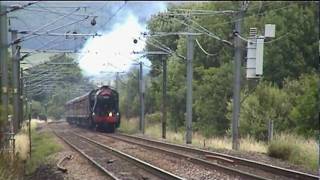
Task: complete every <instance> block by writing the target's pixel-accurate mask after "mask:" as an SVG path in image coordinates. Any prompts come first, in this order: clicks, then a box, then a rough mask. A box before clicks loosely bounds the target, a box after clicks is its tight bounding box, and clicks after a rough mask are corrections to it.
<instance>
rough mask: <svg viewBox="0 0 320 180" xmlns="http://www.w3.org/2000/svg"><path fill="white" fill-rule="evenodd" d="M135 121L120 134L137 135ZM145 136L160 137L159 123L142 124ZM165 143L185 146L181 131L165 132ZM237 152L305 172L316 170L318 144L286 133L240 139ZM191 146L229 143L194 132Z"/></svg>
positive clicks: (224, 146)
mask: <svg viewBox="0 0 320 180" xmlns="http://www.w3.org/2000/svg"><path fill="white" fill-rule="evenodd" d="M138 122H139V120H138V119H137V118H134V119H130V120H125V121H123V122H122V124H121V127H120V131H122V132H125V133H130V134H133V133H139V129H138V127H139V126H138V125H139V123H138ZM145 135H147V136H150V137H153V138H161V124H159V123H148V121H146V128H145ZM167 141H169V142H173V143H178V144H185V132H184V131H179V132H177V133H176V132H173V131H170V130H169V129H167ZM240 144H241V146H240V151H246V152H258V153H263V154H267V155H269V156H271V157H275V158H279V159H282V160H286V161H289V162H291V163H292V164H296V165H301V166H304V167H305V168H306V169H309V170H311V171H314V172H316V171H317V168H318V158H319V155H318V144H317V142H316V141H315V140H313V139H304V138H302V137H299V136H296V135H290V134H281V135H278V136H275V138H274V140H273V141H272V142H271V143H270V144H269V145H268V144H267V143H265V142H259V141H257V140H255V139H254V138H252V137H250V136H246V137H242V138H241V139H240ZM192 145H193V146H196V147H200V148H203V147H205V148H209V149H229V150H231V149H232V140H231V138H229V137H212V138H205V137H204V136H202V135H201V134H200V133H197V132H194V133H193V136H192Z"/></svg>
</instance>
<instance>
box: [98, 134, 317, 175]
mask: <svg viewBox="0 0 320 180" xmlns="http://www.w3.org/2000/svg"><path fill="white" fill-rule="evenodd" d="M100 135H103V136H108V137H111V138H114V139H118V140H121V141H125V142H128V143H133V144H136V145H140V146H144V147H146V148H150V149H154V150H158V151H162V152H165V153H174V154H176V155H177V156H180V157H182V158H183V157H184V158H187V159H188V160H189V161H193V162H198V163H202V164H203V165H205V166H211V167H212V168H217V169H220V170H223V171H226V172H228V173H233V174H238V175H240V176H241V177H244V178H245V179H247V178H250V179H301V180H302V179H303V180H307V179H319V177H318V176H316V175H313V174H307V173H304V172H300V171H295V170H290V169H286V168H282V167H278V166H273V165H269V164H264V163H261V162H257V161H252V160H248V159H244V158H239V157H235V156H231V155H227V154H222V153H216V152H212V151H206V150H202V149H197V148H192V147H187V146H183V145H177V144H172V143H167V142H163V141H157V140H151V139H148V138H143V137H137V136H132V135H126V134H120V133H117V134H108V135H107V134H102V133H100ZM213 162H219V163H220V164H216V163H213Z"/></svg>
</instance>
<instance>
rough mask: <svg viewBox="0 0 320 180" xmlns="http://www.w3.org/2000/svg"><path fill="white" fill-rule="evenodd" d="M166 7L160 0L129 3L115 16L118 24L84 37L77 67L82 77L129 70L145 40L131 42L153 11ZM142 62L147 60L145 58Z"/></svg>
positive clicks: (143, 29)
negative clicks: (90, 36)
mask: <svg viewBox="0 0 320 180" xmlns="http://www.w3.org/2000/svg"><path fill="white" fill-rule="evenodd" d="M165 9H166V4H165V3H163V2H151V3H149V2H128V4H127V6H126V7H125V8H124V9H123V10H122V11H121V12H119V13H118V15H117V18H115V19H114V21H116V22H117V23H115V24H113V25H112V26H111V28H110V26H109V27H105V30H104V31H102V32H100V34H102V36H100V37H94V38H90V39H89V40H87V42H86V43H85V45H84V47H83V48H82V50H81V54H80V55H79V57H78V61H79V66H80V68H81V69H82V70H83V73H84V75H85V76H91V77H101V76H106V74H105V73H112V72H113V73H114V72H121V71H128V70H129V68H130V67H131V66H132V64H133V63H137V62H135V61H133V60H134V59H137V58H138V57H139V56H141V55H137V54H133V53H132V52H133V51H143V49H144V47H145V42H143V41H138V43H137V44H134V43H133V40H134V39H135V38H138V37H139V36H140V33H141V32H145V31H147V30H146V22H147V20H148V19H149V18H150V16H151V15H152V14H155V13H157V12H159V11H163V10H165ZM143 61H144V62H146V63H148V62H149V61H148V60H146V59H144V60H143Z"/></svg>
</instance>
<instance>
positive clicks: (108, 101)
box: [65, 86, 120, 133]
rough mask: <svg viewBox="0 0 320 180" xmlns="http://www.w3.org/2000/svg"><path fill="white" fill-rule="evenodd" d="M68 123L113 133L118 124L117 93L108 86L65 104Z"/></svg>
mask: <svg viewBox="0 0 320 180" xmlns="http://www.w3.org/2000/svg"><path fill="white" fill-rule="evenodd" d="M65 110H66V111H65V116H66V120H67V122H68V123H69V124H77V125H80V126H84V127H88V128H90V129H94V130H102V131H106V132H109V133H113V132H114V131H115V129H116V128H118V127H119V126H120V112H119V94H118V92H117V91H115V90H114V89H112V88H110V87H109V86H102V87H100V88H97V89H94V90H92V91H90V92H88V93H86V94H85V95H83V96H80V97H77V98H74V99H72V100H70V101H68V102H67V103H66V104H65Z"/></svg>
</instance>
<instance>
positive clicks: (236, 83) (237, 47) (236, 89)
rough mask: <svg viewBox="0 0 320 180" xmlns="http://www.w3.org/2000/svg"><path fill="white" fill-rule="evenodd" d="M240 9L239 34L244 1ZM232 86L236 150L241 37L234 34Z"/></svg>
mask: <svg viewBox="0 0 320 180" xmlns="http://www.w3.org/2000/svg"><path fill="white" fill-rule="evenodd" d="M240 3H241V10H240V11H239V12H238V13H237V15H236V17H235V18H236V19H237V20H236V21H235V33H238V34H241V25H242V21H243V13H244V9H245V1H241V2H240ZM234 46H235V51H234V87H233V110H232V149H234V150H238V149H239V147H240V144H239V116H240V88H241V86H240V78H241V59H242V50H241V39H240V38H239V37H238V36H236V35H235V36H234Z"/></svg>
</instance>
